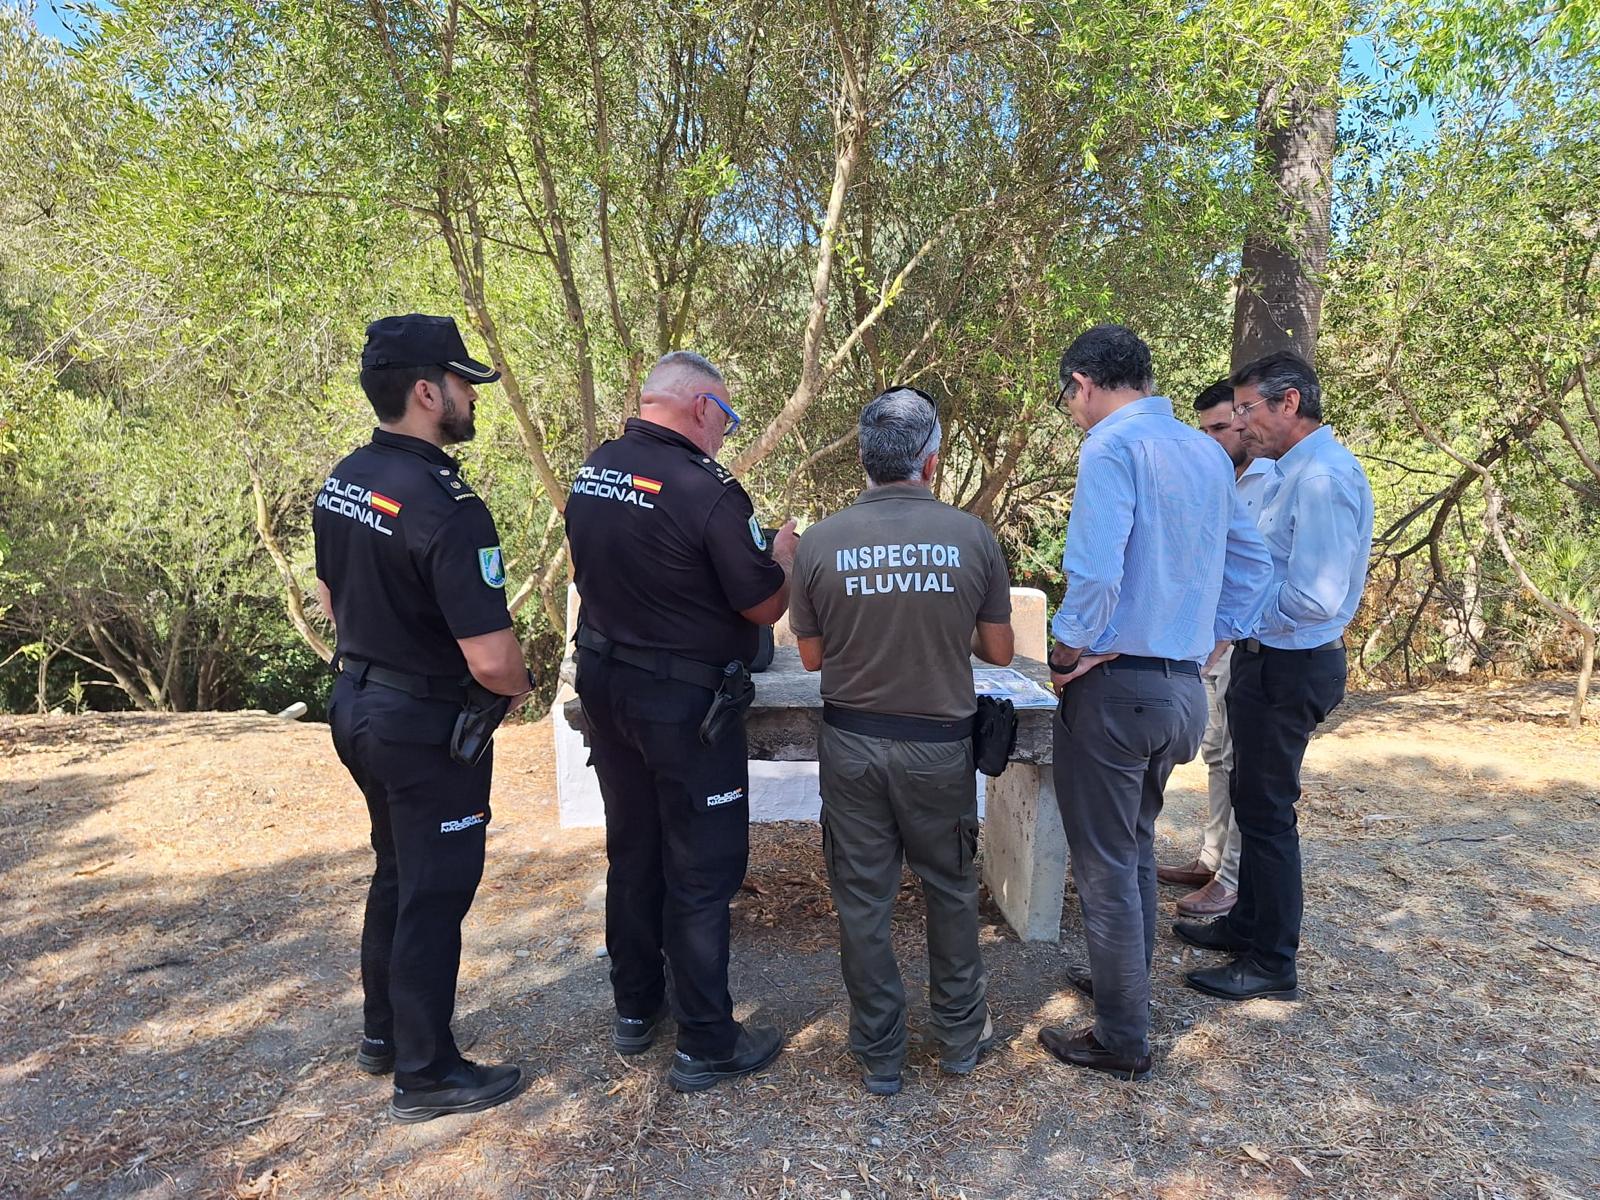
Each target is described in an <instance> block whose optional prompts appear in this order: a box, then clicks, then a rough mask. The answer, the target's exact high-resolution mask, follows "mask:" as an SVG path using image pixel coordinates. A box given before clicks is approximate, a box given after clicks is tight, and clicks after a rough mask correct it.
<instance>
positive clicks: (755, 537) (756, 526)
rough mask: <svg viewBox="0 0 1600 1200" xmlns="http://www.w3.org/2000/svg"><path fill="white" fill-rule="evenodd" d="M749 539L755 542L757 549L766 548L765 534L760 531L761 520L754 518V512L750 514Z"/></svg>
mask: <svg viewBox="0 0 1600 1200" xmlns="http://www.w3.org/2000/svg"><path fill="white" fill-rule="evenodd" d="M750 540H751V541H752V542H754V543H755V544H756V549H757V550H765V549H766V548H767V535H766V534H764V533H762V532H761V522H760V521H758V520H756V518H755V514H754V513H751V514H750Z"/></svg>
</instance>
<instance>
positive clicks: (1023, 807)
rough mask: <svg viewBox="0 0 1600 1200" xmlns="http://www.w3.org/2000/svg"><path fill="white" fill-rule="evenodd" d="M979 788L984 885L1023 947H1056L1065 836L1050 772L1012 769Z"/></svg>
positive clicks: (1019, 765) (1024, 767)
mask: <svg viewBox="0 0 1600 1200" xmlns="http://www.w3.org/2000/svg"><path fill="white" fill-rule="evenodd" d="M984 782H985V805H984V823H983V881H984V882H985V883H987V884H988V885H989V892H990V894H991V895H993V896H994V899H995V903H996V904H998V905H999V906H1000V911H1001V912H1003V913H1004V914H1005V917H1006V920H1007V921H1008V922H1009V923H1010V925H1011V928H1013V929H1015V930H1016V931H1017V936H1019V937H1020V938H1022V940H1023V941H1025V942H1057V941H1060V940H1061V902H1062V894H1063V892H1065V890H1066V885H1067V835H1066V832H1065V831H1064V830H1063V829H1062V828H1061V811H1060V810H1059V809H1058V808H1057V807H1056V785H1055V778H1054V776H1053V775H1052V774H1051V769H1050V768H1049V767H1048V766H1043V767H1036V766H1029V765H1027V764H1025V763H1012V764H1011V765H1010V766H1009V767H1007V768H1006V772H1005V774H1004V775H1002V776H1000V778H998V779H989V780H985V781H984Z"/></svg>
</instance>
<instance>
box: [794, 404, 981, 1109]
mask: <svg viewBox="0 0 1600 1200" xmlns="http://www.w3.org/2000/svg"><path fill="white" fill-rule="evenodd" d="M940 432H941V431H940V428H939V414H938V409H937V406H936V405H935V403H934V401H933V400H932V398H931V397H929V396H928V395H927V394H926V393H924V392H921V391H918V390H917V389H916V388H910V387H898V388H891V389H889V390H888V391H886V392H884V393H882V394H881V395H879V396H878V397H877V398H876V399H874V400H873V401H872V402H871V403H870V404H868V405H867V407H866V408H865V409H864V410H863V411H862V414H861V425H860V438H861V465H862V466H863V467H864V468H865V469H866V473H867V479H868V484H869V486H868V487H867V490H866V491H864V492H863V493H862V494H861V496H860V497H859V498H858V499H857V500H856V502H855V503H854V504H852V505H851V506H850V507H849V508H847V509H845V510H844V511H843V512H839V513H835V514H834V515H833V516H831V517H828V518H827V519H826V520H823V521H820V522H818V523H817V524H816V525H814V526H812V527H811V528H810V529H809V530H807V531H806V535H805V537H804V538H802V539H801V541H800V549H799V552H798V553H797V554H796V556H795V564H794V575H793V580H792V585H793V586H792V590H791V593H790V602H789V605H790V606H789V614H790V615H789V620H790V625H791V627H792V629H793V630H794V634H795V637H796V638H797V639H798V640H799V648H800V659H801V661H802V662H803V663H804V664H805V667H806V669H807V670H808V671H816V670H819V669H820V670H821V671H822V699H823V717H822V719H823V729H822V737H821V742H820V746H819V752H818V758H819V760H820V763H821V785H822V845H823V855H824V857H825V858H826V860H827V864H828V882H829V885H830V887H831V889H832V892H833V903H834V907H835V908H837V909H838V910H839V942H840V955H839V956H840V962H841V966H842V967H843V970H844V981H845V987H846V988H847V989H848V991H849V993H850V1049H851V1051H852V1052H853V1053H854V1054H855V1055H856V1057H857V1058H858V1059H860V1060H861V1063H862V1066H863V1068H864V1072H865V1076H864V1078H865V1083H866V1087H867V1090H868V1091H869V1092H873V1093H875V1094H878V1095H892V1094H894V1093H895V1092H898V1091H899V1090H900V1070H901V1064H902V1063H903V1062H904V1060H905V1054H906V1041H907V1038H906V999H905V988H904V986H903V985H902V983H901V979H900V969H899V966H898V964H897V963H896V962H895V957H894V947H893V945H892V943H891V940H890V934H889V920H890V916H891V914H892V913H893V910H894V900H895V895H896V894H897V893H898V892H899V890H900V864H901V859H902V857H903V858H904V859H905V861H906V862H908V863H910V865H911V869H912V870H913V871H915V872H916V873H917V876H918V877H919V878H920V879H921V880H922V894H923V899H924V901H925V903H926V906H927V916H928V1002H929V1007H930V1008H931V1010H932V1014H933V1025H934V1030H933V1032H934V1036H935V1037H936V1038H937V1039H938V1041H939V1043H940V1044H941V1046H942V1052H941V1054H940V1059H939V1065H940V1066H941V1067H942V1068H943V1069H944V1070H946V1071H948V1072H951V1073H953V1074H957V1075H964V1074H966V1073H967V1072H968V1071H971V1070H972V1069H973V1067H975V1066H976V1065H977V1063H978V1058H979V1056H980V1055H981V1054H982V1053H983V1052H984V1051H985V1050H987V1049H988V1048H989V1047H990V1045H992V1044H993V1042H994V1024H993V1022H992V1021H990V1019H989V1010H988V1005H987V1002H986V1000H985V992H986V987H987V977H986V975H985V973H984V970H983V959H982V957H981V956H980V954H979V952H978V876H977V871H976V870H975V869H974V865H973V857H974V855H975V854H976V852H977V848H978V806H977V781H976V779H975V777H974V774H973V758H972V725H973V715H974V713H975V711H976V709H977V699H976V696H975V695H974V693H973V686H972V668H971V663H970V661H969V655H971V654H976V655H978V656H979V657H980V658H982V659H984V660H985V661H987V662H992V663H996V664H998V665H1000V666H1004V665H1006V664H1007V663H1009V662H1010V661H1011V654H1012V632H1011V581H1010V577H1009V575H1008V573H1007V571H1006V564H1005V559H1004V558H1002V557H1001V554H1000V547H999V545H998V544H997V543H996V542H995V539H994V535H993V534H992V533H991V532H990V531H989V529H988V527H987V526H986V525H984V523H983V522H982V521H980V520H979V519H978V518H977V517H974V516H972V515H971V514H970V513H965V512H962V511H961V510H960V509H957V508H952V507H951V506H950V505H948V504H943V503H941V502H940V501H938V500H936V499H935V498H934V495H933V492H932V490H931V488H930V486H929V483H930V481H931V480H932V479H933V478H934V472H935V469H936V468H937V466H938V460H939V438H940Z"/></svg>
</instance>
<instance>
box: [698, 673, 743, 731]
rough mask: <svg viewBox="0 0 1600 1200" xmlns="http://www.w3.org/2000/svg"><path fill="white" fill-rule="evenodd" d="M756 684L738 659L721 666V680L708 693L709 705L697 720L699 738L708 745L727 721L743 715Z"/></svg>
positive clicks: (735, 719)
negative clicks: (709, 695)
mask: <svg viewBox="0 0 1600 1200" xmlns="http://www.w3.org/2000/svg"><path fill="white" fill-rule="evenodd" d="M755 698H756V685H755V684H754V683H753V682H752V681H751V679H750V672H749V670H748V669H747V668H746V667H745V665H744V664H743V663H742V662H740V661H739V660H738V659H735V660H734V661H732V662H730V663H729V664H728V665H727V666H725V667H723V668H722V681H721V683H720V684H719V685H718V686H717V690H716V691H715V692H713V693H712V695H711V707H710V708H708V709H706V715H705V717H704V719H703V720H701V722H700V742H701V744H702V745H706V746H709V745H711V744H712V743H713V742H715V741H716V740H717V739H718V738H719V737H721V736H722V734H723V733H724V732H726V731H727V729H728V728H729V726H730V724H731V723H732V722H735V721H742V720H743V719H744V714H745V710H747V709H748V708H749V707H750V705H751V704H753V703H754V702H755Z"/></svg>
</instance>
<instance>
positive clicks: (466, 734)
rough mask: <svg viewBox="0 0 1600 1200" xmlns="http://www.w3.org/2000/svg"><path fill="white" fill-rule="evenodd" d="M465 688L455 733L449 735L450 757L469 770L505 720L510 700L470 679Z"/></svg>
mask: <svg viewBox="0 0 1600 1200" xmlns="http://www.w3.org/2000/svg"><path fill="white" fill-rule="evenodd" d="M465 687H466V693H467V699H466V703H464V704H463V705H462V706H461V715H460V716H459V717H457V718H456V728H455V732H454V733H452V734H451V735H450V757H451V758H453V759H455V760H456V762H458V763H460V764H461V765H462V766H464V767H470V766H473V765H474V764H476V763H477V761H478V760H479V759H480V758H482V757H483V752H484V751H485V750H487V749H488V748H489V742H490V740H491V739H493V737H494V731H495V730H496V729H498V728H500V722H501V721H504V720H505V719H506V712H507V711H508V710H509V709H510V708H511V697H510V696H502V695H501V694H500V693H499V692H491V691H490V690H489V689H488V688H486V687H484V686H483V685H482V684H481V683H479V682H478V681H477V680H475V679H471V678H469V679H468V680H467V682H466V685H465Z"/></svg>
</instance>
